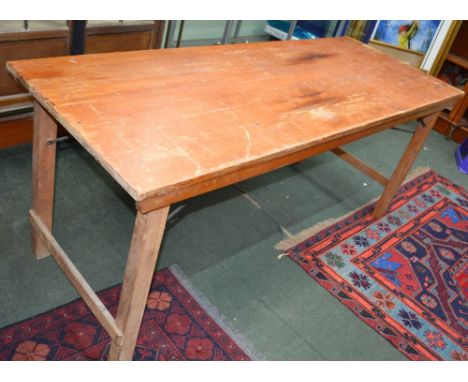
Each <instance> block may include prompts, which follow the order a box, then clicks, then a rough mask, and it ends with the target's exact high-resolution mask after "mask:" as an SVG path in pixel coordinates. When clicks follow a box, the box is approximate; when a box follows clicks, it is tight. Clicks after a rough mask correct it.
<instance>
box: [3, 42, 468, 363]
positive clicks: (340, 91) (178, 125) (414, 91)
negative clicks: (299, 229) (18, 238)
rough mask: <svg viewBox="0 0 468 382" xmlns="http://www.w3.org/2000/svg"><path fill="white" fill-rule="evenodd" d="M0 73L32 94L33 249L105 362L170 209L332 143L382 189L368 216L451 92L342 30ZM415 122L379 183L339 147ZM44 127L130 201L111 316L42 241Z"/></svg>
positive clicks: (46, 193) (132, 337)
mask: <svg viewBox="0 0 468 382" xmlns="http://www.w3.org/2000/svg"><path fill="white" fill-rule="evenodd" d="M7 67H8V70H9V71H10V73H11V74H12V75H13V76H14V77H15V78H16V79H17V80H18V81H19V82H20V83H22V84H23V85H24V86H25V87H26V88H27V89H28V90H29V91H30V92H31V93H32V95H33V97H34V100H35V109H34V138H33V200H32V209H31V211H30V218H31V223H32V227H33V234H32V243H33V244H32V245H33V252H34V254H35V256H36V257H37V258H42V257H45V256H48V255H52V256H53V257H54V258H55V260H56V261H57V262H58V264H59V265H60V266H61V268H62V270H63V271H64V273H65V274H66V275H67V276H68V278H69V279H70V281H71V283H72V284H73V285H74V287H75V288H76V289H77V291H78V292H79V293H80V295H81V296H82V297H83V299H84V301H85V302H86V303H87V304H88V306H89V307H90V309H91V310H92V311H93V313H94V314H95V315H96V317H97V319H98V320H99V321H100V323H101V324H102V325H103V327H104V328H105V329H106V330H107V332H108V333H109V335H110V337H111V338H112V345H111V349H110V354H109V359H111V360H129V359H131V358H132V355H133V351H134V348H135V343H136V339H137V335H138V330H139V327H140V323H141V319H142V316H143V311H144V307H145V303H146V299H147V295H148V291H149V288H150V282H151V278H152V275H153V272H154V268H155V264H156V260H157V257H158V252H159V246H160V243H161V239H162V236H163V231H164V226H165V222H166V218H167V215H168V211H169V206H170V205H171V204H172V203H175V202H178V201H182V200H184V199H187V198H190V197H192V196H195V195H200V194H203V193H206V192H208V191H212V190H215V189H218V188H221V187H224V186H227V185H230V184H233V183H235V182H239V181H241V180H244V179H247V178H250V177H253V176H256V175H260V174H263V173H266V172H269V171H272V170H275V169H277V168H279V167H282V166H286V165H288V164H291V163H295V162H297V161H301V160H303V159H306V158H309V157H311V156H313V155H316V154H320V153H323V152H325V151H330V150H331V151H332V152H334V153H335V154H336V155H339V156H340V157H341V158H343V159H345V160H346V161H348V162H349V163H350V164H353V165H354V166H356V167H357V168H359V169H360V170H362V171H364V172H365V173H366V174H368V175H369V176H371V177H372V178H373V179H375V180H376V181H378V182H380V183H382V184H383V185H385V190H384V192H383V194H382V196H381V198H380V199H379V201H378V203H377V205H376V208H375V210H374V215H375V217H376V218H378V217H381V216H383V215H384V214H385V211H386V210H387V208H388V206H389V204H390V201H391V199H392V197H393V196H394V194H395V192H396V191H397V189H398V187H399V186H400V184H401V183H402V181H403V179H404V178H405V176H406V174H407V173H408V171H409V169H410V167H411V165H412V163H413V162H414V160H415V158H416V156H417V154H418V152H419V150H420V149H421V147H422V145H423V142H424V140H425V138H426V137H427V135H428V134H429V133H430V131H431V129H432V127H433V124H434V122H435V119H436V115H437V114H436V113H437V112H439V111H440V110H442V109H443V108H445V107H447V106H450V105H452V104H454V103H455V102H456V101H457V100H458V99H459V98H460V97H461V96H462V94H463V93H462V92H461V91H459V90H457V89H455V88H453V87H451V86H449V85H447V84H445V83H443V82H441V81H439V80H437V79H435V78H433V77H430V76H428V75H426V74H424V73H422V72H421V71H419V70H417V69H414V68H412V67H410V66H408V65H406V64H404V63H401V62H399V61H397V60H395V59H393V58H391V57H388V56H386V55H384V54H383V53H380V52H378V51H376V50H374V49H372V48H370V47H368V46H366V45H362V44H361V43H359V42H357V41H355V40H352V39H350V38H336V39H319V40H306V41H284V42H265V43H255V44H245V45H224V46H210V47H198V48H183V49H168V50H149V51H138V52H124V53H110V54H101V55H84V56H70V57H59V58H46V59H36V60H25V61H14V62H9V63H8V64H7ZM416 119H419V120H420V122H421V123H420V125H419V126H418V127H417V129H416V132H415V134H414V135H413V137H412V138H411V140H410V143H409V145H408V147H407V148H406V150H405V152H404V154H403V156H402V158H401V160H400V162H399V164H398V166H397V168H396V170H395V171H394V173H393V175H392V176H391V178H390V179H387V178H386V177H384V176H383V175H382V174H379V173H378V172H377V171H375V170H374V169H372V168H371V167H369V166H368V165H366V164H364V163H363V162H361V161H360V160H358V159H357V158H355V157H354V156H352V155H351V154H349V153H347V152H346V151H344V150H342V149H341V148H340V146H342V145H344V144H346V143H349V142H352V141H355V140H357V139H360V138H363V137H366V136H368V135H371V134H374V133H377V132H379V131H381V130H384V129H387V128H390V127H391V126H394V125H395V124H399V123H404V122H409V121H412V120H416ZM57 124H61V125H63V126H64V127H65V128H66V129H67V130H68V131H69V132H70V134H71V135H72V136H73V137H75V138H76V140H77V141H78V142H79V143H80V144H81V145H82V146H83V147H84V148H85V149H86V150H87V151H88V152H89V153H90V154H91V155H93V156H94V158H96V160H97V161H98V162H99V163H100V164H101V165H102V166H103V167H104V168H105V169H106V170H107V171H108V172H109V174H110V175H111V176H112V177H113V178H114V179H115V180H116V181H117V182H118V183H119V184H120V185H121V186H122V187H123V188H124V189H125V190H126V191H127V192H128V193H129V194H130V195H131V196H132V197H133V198H134V199H135V201H136V221H135V228H134V232H133V237H132V242H131V246H130V252H129V255H128V261H127V266H126V270H125V276H124V280H123V288H122V295H121V299H120V304H119V309H118V313H117V317H116V318H115V319H114V317H113V316H112V315H111V314H110V313H109V311H108V310H107V309H106V307H105V306H104V305H103V304H102V302H101V301H100V300H99V298H98V297H97V295H96V294H95V293H94V291H93V290H92V289H91V288H90V286H89V284H88V283H87V282H86V280H85V279H84V278H83V276H82V275H81V274H80V273H79V271H78V270H77V269H76V268H75V266H74V265H73V263H72V262H71V261H70V259H69V258H68V257H67V255H66V254H65V252H64V251H63V250H62V249H61V247H60V246H59V244H58V243H57V241H56V240H55V238H54V237H53V235H52V215H53V198H54V176H55V156H56V155H55V154H56V145H55V143H56V131H57ZM389 150H391V148H389ZM330 176H333V174H330ZM345 181H346V180H345ZM96 208H99V207H98V206H96ZM103 213H106V211H103Z"/></svg>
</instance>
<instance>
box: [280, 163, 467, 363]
mask: <svg viewBox="0 0 468 382" xmlns="http://www.w3.org/2000/svg"><path fill="white" fill-rule="evenodd" d="M372 209H373V205H369V206H366V207H364V208H363V209H361V210H359V211H357V212H356V213H353V214H352V215H350V216H348V217H347V218H345V219H342V220H341V221H339V222H337V223H335V224H333V225H331V226H329V227H328V228H326V229H324V230H322V231H321V232H319V233H318V234H316V235H314V236H312V237H310V238H308V239H307V240H305V241H303V242H302V243H300V244H298V245H296V246H294V247H293V248H290V249H289V250H288V251H287V254H288V255H289V257H290V258H291V259H292V260H294V261H295V262H296V263H297V264H298V265H300V266H301V267H302V268H303V269H304V270H305V271H306V272H307V273H308V274H309V275H310V276H311V277H312V278H314V279H315V280H316V281H317V282H318V283H320V285H322V286H323V287H324V288H325V289H327V290H328V291H329V292H330V293H331V294H332V295H333V296H335V297H336V298H337V299H338V300H339V301H341V302H342V303H343V304H344V305H345V306H346V307H347V308H349V309H350V310H351V311H352V312H353V313H354V314H355V315H356V316H357V317H359V318H360V319H361V320H363V321H364V322H365V323H367V324H368V325H369V326H370V327H372V328H373V329H374V330H376V331H377V332H378V333H379V334H380V335H382V336H383V337H385V338H386V339H387V340H388V341H389V342H390V343H391V344H393V345H394V346H395V347H396V348H397V349H398V350H399V351H400V352H402V353H403V354H404V355H406V356H407V357H408V358H409V359H412V360H468V353H467V345H468V303H467V300H468V194H467V192H466V191H465V190H464V189H463V188H461V187H459V186H457V185H455V184H453V183H452V182H451V181H449V180H448V179H445V178H443V177H441V176H440V175H438V174H436V173H435V172H432V171H430V172H427V173H425V174H423V175H421V176H419V177H418V178H416V179H414V180H413V181H410V182H408V183H406V184H405V185H404V186H403V187H402V188H401V189H400V191H399V193H398V195H397V196H396V197H395V198H394V200H393V202H392V206H391V208H390V210H389V212H388V213H387V214H386V215H385V216H384V217H382V218H380V219H374V218H373V217H372V215H371V212H372Z"/></svg>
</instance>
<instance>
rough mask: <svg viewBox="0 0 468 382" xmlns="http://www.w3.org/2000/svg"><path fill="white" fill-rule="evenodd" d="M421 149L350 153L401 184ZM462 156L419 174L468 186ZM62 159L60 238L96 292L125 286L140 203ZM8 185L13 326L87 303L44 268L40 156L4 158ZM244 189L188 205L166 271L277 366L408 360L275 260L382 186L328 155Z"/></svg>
mask: <svg viewBox="0 0 468 382" xmlns="http://www.w3.org/2000/svg"><path fill="white" fill-rule="evenodd" d="M403 128H404V129H407V130H411V129H412V126H411V125H406V126H404V127H403ZM409 138H410V135H409V134H408V133H405V132H402V131H397V130H388V131H386V132H383V133H380V134H378V135H375V136H374V137H371V138H367V139H365V140H362V141H360V142H356V143H354V144H351V145H348V146H347V148H348V149H349V150H350V151H351V152H352V153H354V154H355V155H357V156H359V157H360V158H362V159H364V160H366V161H368V162H369V163H372V164H373V166H374V167H376V168H377V169H379V170H380V171H381V172H383V173H384V174H386V175H390V174H391V171H392V169H393V167H394V166H395V165H396V162H397V160H398V159H399V157H400V155H401V153H402V151H403V149H404V148H405V146H406V143H407V142H408V140H409ZM455 148H456V144H455V143H453V142H448V141H446V140H445V139H444V138H443V137H442V136H440V135H438V134H437V133H432V134H431V136H430V137H429V139H428V141H427V143H426V146H425V150H423V151H422V153H421V155H420V156H419V158H418V160H417V163H416V165H415V166H421V165H423V166H430V167H432V168H433V169H434V170H436V171H437V172H439V173H440V174H442V175H443V176H445V177H448V178H450V179H452V180H454V181H455V182H456V183H458V184H460V185H462V186H464V187H467V186H468V177H466V176H464V175H462V174H461V173H459V172H458V171H457V169H456V166H455V161H454V155H453V152H454V150H455ZM58 152H59V154H58V166H57V188H56V201H55V203H56V207H55V225H54V234H55V236H56V238H57V239H58V241H59V243H60V244H61V245H62V246H63V248H64V249H65V251H66V252H67V253H68V254H69V256H70V257H71V259H72V260H73V261H74V262H75V264H76V265H77V266H78V268H79V269H80V270H81V272H82V273H83V274H84V276H85V277H86V278H87V280H88V281H89V282H90V284H91V286H92V287H93V288H94V289H95V290H100V289H103V288H106V287H108V286H111V285H114V284H117V283H120V282H121V280H122V275H123V270H124V266H125V261H126V255H127V251H128V246H129V243H130V237H131V232H132V228H133V219H134V203H133V201H132V200H131V199H130V198H129V197H128V196H127V195H126V194H125V192H124V191H123V190H122V189H121V188H120V187H119V186H118V185H117V184H116V183H115V182H114V181H113V180H112V178H110V177H109V176H108V175H107V174H106V172H105V171H104V170H103V169H102V168H101V167H100V166H99V165H98V164H97V163H96V162H95V161H94V160H93V159H92V158H91V157H90V156H89V155H88V154H87V153H86V152H85V151H84V150H83V149H81V148H80V147H79V145H78V144H76V143H62V144H60V145H59V150H58ZM0 179H1V180H2V182H1V183H0V291H1V293H0V327H2V326H5V325H7V324H10V323H13V322H16V321H19V320H22V319H25V318H27V317H30V316H33V315H35V314H38V313H41V312H44V311H46V310H48V309H51V308H53V307H56V306H59V305H62V304H64V303H67V302H69V301H71V300H73V299H75V298H76V297H77V294H76V293H75V291H74V289H73V288H72V287H71V286H70V285H69V284H68V282H67V280H66V279H65V277H64V276H63V275H62V272H61V271H60V270H59V268H58V267H57V265H56V264H55V262H54V261H53V260H52V259H51V258H46V259H43V260H41V261H36V260H35V259H34V258H33V256H32V255H31V251H30V228H29V224H28V220H27V211H28V209H29V207H30V199H31V191H30V189H31V150H30V147H29V146H23V147H18V148H12V149H7V150H2V151H0ZM364 183H365V185H364ZM237 187H238V189H236V188H233V187H227V188H225V189H222V190H219V191H216V192H212V193H210V194H207V195H204V196H200V197H196V198H193V199H191V200H189V201H187V202H185V203H183V204H185V205H186V206H185V208H184V209H183V210H182V212H181V213H180V214H179V215H178V216H177V217H176V219H174V221H172V222H171V224H170V225H169V226H168V228H167V231H166V235H165V239H164V243H163V248H162V252H161V255H160V260H159V263H158V267H159V268H162V267H165V266H169V265H172V264H178V265H179V266H180V267H181V268H182V270H183V271H184V272H185V273H186V274H187V275H188V277H189V279H190V281H191V282H192V284H193V285H194V286H195V287H196V288H198V289H199V290H200V292H202V293H203V294H204V295H205V296H206V297H207V298H208V299H209V300H210V302H211V303H212V304H213V305H214V306H216V307H217V308H218V309H219V311H220V313H221V314H222V315H224V316H225V318H226V320H227V321H229V322H230V323H232V325H233V326H234V328H235V329H236V330H237V331H239V332H241V333H243V334H245V335H246V336H247V338H248V339H249V340H250V341H251V342H252V343H253V345H254V346H255V347H256V350H257V351H258V352H260V353H262V354H263V356H264V357H265V358H266V359H271V360H400V359H404V357H403V356H402V355H401V354H400V353H399V352H398V351H397V350H396V349H394V348H393V347H392V346H391V345H390V344H388V343H387V342H386V341H385V340H384V339H383V338H382V337H381V336H379V335H378V334H377V333H375V332H374V331H373V330H372V329H370V328H368V327H367V326H366V325H365V324H364V323H363V322H362V321H360V320H359V319H357V318H356V317H355V316H354V315H353V314H352V313H351V312H350V311H349V310H347V309H346V308H345V307H344V306H342V305H341V304H340V303H339V302H337V301H336V300H335V299H334V298H333V297H332V296H331V295H329V294H328V293H327V292H326V291H325V290H324V289H323V288H321V287H320V286H319V285H318V284H316V283H315V282H313V280H311V279H310V277H308V276H307V275H306V274H305V273H304V272H303V271H302V270H301V269H299V267H297V266H296V265H295V264H293V262H292V261H290V260H288V259H286V258H283V259H281V260H279V259H278V258H277V255H278V251H276V250H274V245H275V244H276V243H277V242H278V241H280V240H281V239H282V238H283V237H282V234H281V232H280V229H279V225H281V226H283V227H285V228H286V229H287V230H288V231H289V232H291V233H293V234H295V233H298V232H300V231H302V230H303V229H305V228H307V227H310V226H312V225H314V224H316V223H318V222H320V221H323V220H325V219H328V218H333V217H337V216H341V215H343V214H345V213H346V212H349V211H351V210H353V209H355V208H357V207H359V206H361V205H362V204H365V203H367V202H368V201H369V200H371V199H372V198H374V197H376V196H378V195H379V193H380V192H381V190H382V187H381V186H380V185H378V184H376V183H375V182H373V181H372V180H369V179H368V178H366V177H365V176H364V175H362V174H360V173H359V172H357V171H356V170H354V169H353V168H352V167H350V166H349V165H347V164H346V163H344V162H342V161H341V160H339V159H338V158H336V157H335V156H334V155H332V154H328V153H327V154H323V155H320V156H317V157H314V158H311V159H309V160H307V161H304V162H302V163H300V164H297V165H293V166H289V167H287V168H284V169H280V170H278V171H275V172H273V173H270V174H267V175H264V176H260V177H257V178H254V179H251V180H249V181H245V182H242V183H240V184H238V185H237ZM240 191H243V192H247V195H248V196H249V197H251V198H254V199H255V200H256V201H257V202H258V203H259V204H260V205H261V207H262V209H261V210H260V209H258V208H257V207H255V206H254V205H253V204H252V203H251V202H250V201H249V200H248V198H246V197H245V196H244V195H243V194H242V192H240Z"/></svg>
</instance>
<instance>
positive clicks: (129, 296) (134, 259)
mask: <svg viewBox="0 0 468 382" xmlns="http://www.w3.org/2000/svg"><path fill="white" fill-rule="evenodd" d="M168 211H169V207H163V208H161V209H159V210H154V211H151V212H148V213H146V214H143V213H142V212H140V211H137V216H136V221H135V228H134V231H133V237H132V243H131V245H130V252H129V255H128V260H127V266H126V269H125V276H124V281H123V285H122V293H121V295H120V302H119V309H118V312H117V318H116V322H117V326H118V327H119V328H120V330H121V331H122V333H123V337H122V339H121V341H120V343H116V342H112V344H111V347H110V350H109V360H111V361H117V360H131V359H132V357H133V351H134V349H135V344H136V341H137V337H138V332H139V329H140V325H141V320H142V318H143V313H144V310H145V305H146V300H147V298H148V293H149V289H150V286H151V280H152V277H153V273H154V270H155V265H156V260H157V258H158V253H159V247H160V244H161V240H162V237H163V233H164V227H165V225H166V219H167V214H168Z"/></svg>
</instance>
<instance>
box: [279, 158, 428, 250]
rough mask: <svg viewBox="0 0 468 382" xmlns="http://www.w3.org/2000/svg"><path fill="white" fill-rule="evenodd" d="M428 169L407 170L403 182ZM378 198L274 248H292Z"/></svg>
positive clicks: (306, 230) (422, 167)
mask: <svg viewBox="0 0 468 382" xmlns="http://www.w3.org/2000/svg"><path fill="white" fill-rule="evenodd" d="M428 171H431V168H430V167H427V166H420V167H417V168H415V169H414V170H412V171H410V172H409V174H408V175H407V177H406V178H405V181H404V183H406V182H409V181H411V180H413V179H414V178H417V177H418V176H420V175H422V174H424V173H426V172H428ZM378 199H379V197H376V198H373V199H372V200H370V201H369V202H367V203H365V204H363V205H361V206H359V207H357V208H355V209H354V210H352V211H350V212H347V213H346V214H344V215H341V216H339V217H336V218H329V219H326V220H323V221H321V222H320V223H317V224H315V225H313V226H312V227H309V228H306V229H304V230H303V231H301V232H299V233H298V234H297V235H293V236H291V237H288V238H287V239H284V240H281V241H280V242H278V243H277V244H276V245H275V249H277V250H279V251H286V250H288V249H289V248H292V247H294V246H295V245H297V244H299V243H302V242H303V241H304V240H306V239H307V238H309V237H311V236H313V235H315V234H316V233H318V232H320V231H322V230H323V229H325V228H327V227H329V226H331V225H333V224H335V223H337V222H339V221H340V220H343V219H345V218H347V217H348V216H351V215H353V214H354V213H356V212H357V211H359V210H361V209H362V208H364V207H365V206H367V205H369V204H372V203H374V202H376V201H377V200H378ZM283 256H287V254H286V253H281V254H280V255H278V259H281V258H282V257H283Z"/></svg>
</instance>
